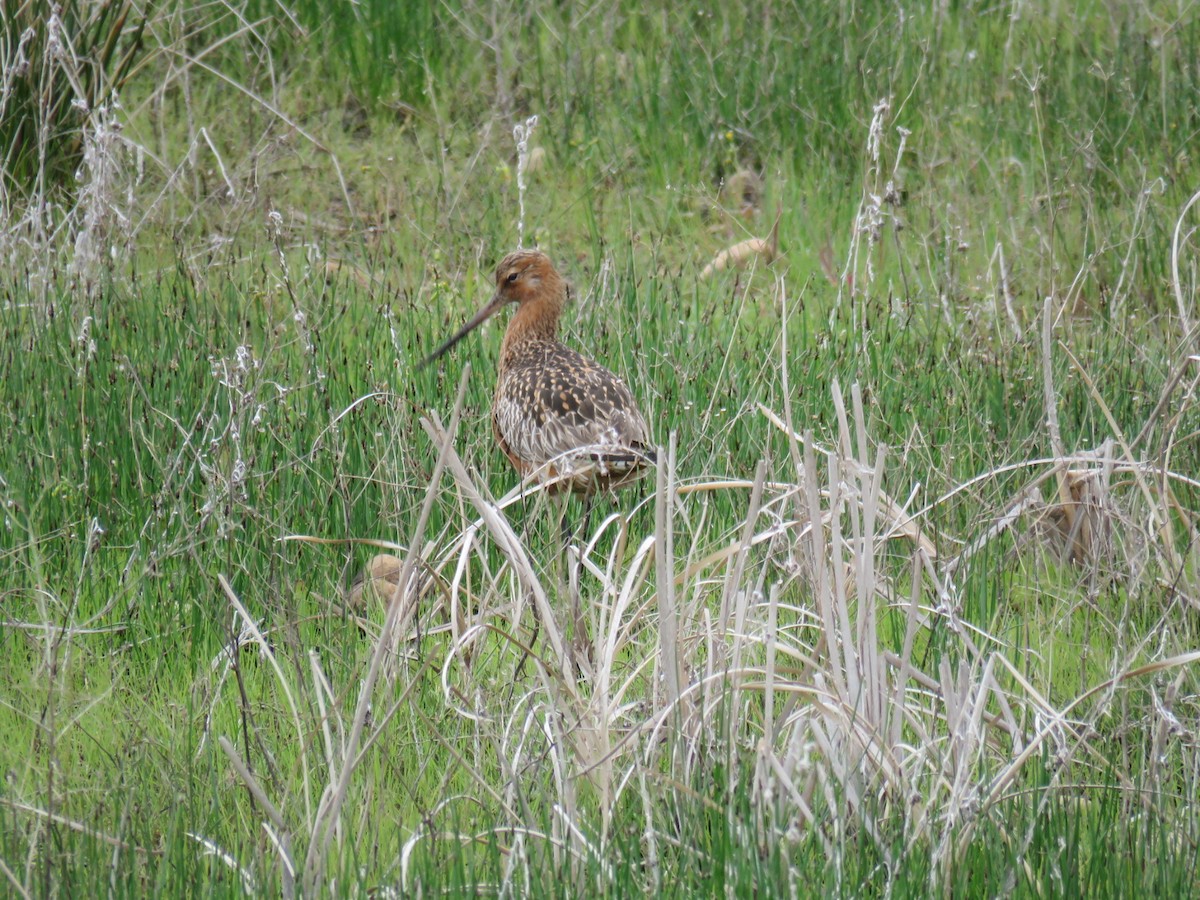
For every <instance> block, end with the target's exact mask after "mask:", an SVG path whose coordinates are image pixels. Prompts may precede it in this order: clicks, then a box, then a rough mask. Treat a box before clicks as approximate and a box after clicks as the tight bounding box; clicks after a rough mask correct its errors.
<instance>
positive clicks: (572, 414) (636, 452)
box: [495, 344, 650, 468]
mask: <svg viewBox="0 0 1200 900" xmlns="http://www.w3.org/2000/svg"><path fill="white" fill-rule="evenodd" d="M495 426H496V431H497V434H498V436H499V437H500V439H501V442H502V444H503V445H507V446H506V452H507V453H508V454H509V455H510V457H515V458H516V460H519V461H520V462H521V463H524V464H526V465H527V466H529V467H531V468H532V467H536V466H540V465H542V464H543V463H546V462H548V461H550V460H553V459H557V458H559V457H562V456H564V455H567V454H571V453H573V452H575V451H585V452H587V453H588V454H589V455H592V456H594V457H595V458H597V459H601V460H604V459H609V458H611V459H613V460H614V461H618V462H619V461H620V460H619V457H622V456H636V457H638V458H640V457H641V456H643V455H645V451H646V450H648V449H649V448H648V444H649V440H650V437H649V434H650V430H649V428H648V427H647V425H646V420H645V419H644V418H643V417H642V414H641V412H640V411H639V410H638V408H637V404H636V403H635V402H634V399H633V394H631V393H630V391H629V388H628V387H626V385H625V383H624V382H623V381H621V379H620V378H618V377H617V376H616V375H614V374H613V373H612V372H610V371H609V370H608V369H606V368H605V367H604V366H602V365H600V364H599V363H596V362H593V361H592V360H590V359H588V358H587V357H585V356H583V355H582V354H580V353H577V352H575V351H574V350H571V349H570V348H569V347H565V346H563V345H561V344H554V345H552V346H551V347H550V348H548V349H547V348H542V352H540V353H537V354H530V355H529V357H528V358H526V359H524V360H516V361H514V363H513V364H512V365H511V366H510V367H509V368H508V370H507V371H506V372H505V377H504V378H503V380H502V381H501V382H500V384H499V385H498V386H497V392H496V400H495ZM631 451H632V453H631ZM516 460H514V461H516ZM631 461H632V460H631Z"/></svg>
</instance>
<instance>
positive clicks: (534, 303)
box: [500, 296, 564, 366]
mask: <svg viewBox="0 0 1200 900" xmlns="http://www.w3.org/2000/svg"><path fill="white" fill-rule="evenodd" d="M563 299H564V298H563V297H561V296H557V297H556V296H549V297H539V298H537V299H535V300H526V301H525V302H524V303H522V304H521V305H520V306H518V307H517V311H516V312H515V313H514V314H513V317H512V321H510V322H509V323H508V329H507V330H506V331H505V332H504V343H503V344H501V345H500V364H501V366H503V365H505V364H506V363H507V362H508V360H509V359H511V358H512V356H513V355H514V354H515V353H516V352H517V351H518V350H519V349H520V347H521V345H523V344H526V343H528V342H530V341H555V340H558V319H559V316H561V315H562V308H563Z"/></svg>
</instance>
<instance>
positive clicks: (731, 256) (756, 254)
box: [700, 209, 783, 279]
mask: <svg viewBox="0 0 1200 900" xmlns="http://www.w3.org/2000/svg"><path fill="white" fill-rule="evenodd" d="M782 213H783V210H782V209H780V210H779V212H777V213H776V214H775V224H774V225H772V226H771V234H770V235H769V236H768V238H767V239H766V240H764V239H763V238H747V239H746V240H744V241H741V242H739V243H737V244H734V245H733V246H732V247H726V248H725V249H724V250H722V251H721V252H720V253H718V254H717V255H716V256H714V257H713V260H712V262H710V263H709V264H708V265H707V266H705V267H704V269H703V270H702V271H701V272H700V278H701V279H708V278H711V277H712V276H713V275H714V274H716V273H717V272H723V271H725V270H726V269H728V268H734V269H742V268H745V267H746V266H748V265H750V263H751V262H753V261H755V260H759V259H761V260H762V261H763V262H765V263H770V262H772V261H773V260H774V259H775V257H776V256H778V255H779V218H780V216H781V215H782Z"/></svg>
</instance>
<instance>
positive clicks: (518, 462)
mask: <svg viewBox="0 0 1200 900" xmlns="http://www.w3.org/2000/svg"><path fill="white" fill-rule="evenodd" d="M567 296H568V287H567V282H566V281H565V280H563V278H562V276H561V275H559V274H558V272H557V271H556V270H555V268H554V265H553V264H552V263H551V262H550V258H549V257H548V256H546V254H544V253H542V252H541V251H539V250H517V251H516V252H514V253H510V254H508V256H506V257H504V259H503V260H502V261H501V262H500V265H499V266H497V267H496V293H495V294H494V295H493V296H492V299H491V300H490V301H488V303H487V304H486V305H485V306H484V307H483V308H482V309H481V310H479V312H477V313H476V314H475V316H474V317H473V318H472V319H471V320H470V321H469V322H467V324H466V325H464V326H463V327H462V329H461V330H460V331H459V332H458V333H457V334H456V335H454V337H452V338H450V340H448V341H446V343H444V344H442V346H441V347H439V348H438V349H437V350H435V351H434V352H433V353H431V354H430V355H429V356H428V357H427V358H426V359H425V362H424V363H422V365H428V364H429V363H431V362H433V361H434V360H435V359H437V358H438V357H440V356H441V355H442V354H443V353H445V352H446V351H447V350H449V349H450V348H451V347H453V346H454V345H455V344H457V343H458V342H459V341H460V340H462V339H463V338H464V337H465V336H466V335H467V334H469V333H470V332H471V331H472V330H473V329H475V328H476V327H478V326H479V325H480V324H482V323H483V322H484V321H485V320H487V319H488V318H490V317H491V316H492V315H493V314H495V313H496V312H498V311H499V310H500V308H501V307H504V306H507V305H508V304H509V303H515V304H517V311H516V312H515V313H514V314H513V317H512V321H510V322H509V323H508V330H507V331H506V332H505V333H504V342H503V343H502V344H501V346H500V370H499V376H498V378H497V380H496V395H495V398H494V399H493V401H492V430H493V432H494V433H495V436H496V443H497V444H499V445H500V449H501V450H502V451H504V455H505V456H507V457H508V459H509V461H510V462H512V464H513V466H514V467H515V468H516V470H517V471H518V472H519V473H520V474H521V475H522V476H527V475H535V476H536V477H537V478H539V479H540V480H543V481H552V482H553V483H552V485H551V489H558V488H561V487H563V486H564V485H565V486H567V487H568V488H569V489H570V490H573V491H576V492H579V493H583V494H584V495H585V496H586V498H587V499H586V501H585V506H586V507H587V508H590V505H591V504H590V501H591V497H592V495H593V494H595V493H596V492H597V491H600V490H615V489H617V488H619V487H622V486H624V485H626V484H628V483H630V482H631V481H634V480H636V479H637V478H638V477H640V476H641V475H642V474H644V472H645V469H646V467H647V465H649V464H653V463H654V462H655V454H654V449H653V448H652V447H651V445H650V429H649V428H648V427H647V425H646V420H645V419H644V418H643V417H642V414H641V412H639V411H638V408H637V404H636V403H635V402H634V399H633V394H631V393H630V391H629V388H628V387H626V386H625V382H623V381H622V380H621V379H620V378H618V377H617V376H616V375H614V374H613V373H612V372H610V371H609V370H608V369H606V368H604V366H602V365H600V364H599V363H597V362H594V361H592V360H590V359H588V358H587V357H586V356H584V355H583V354H581V353H578V352H576V351H575V350H572V349H571V348H570V347H567V346H565V345H564V344H562V343H560V342H559V340H558V322H559V319H560V318H561V316H562V313H563V308H564V307H565V306H566V303H567ZM585 521H586V513H585Z"/></svg>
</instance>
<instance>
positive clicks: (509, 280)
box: [505, 272, 518, 284]
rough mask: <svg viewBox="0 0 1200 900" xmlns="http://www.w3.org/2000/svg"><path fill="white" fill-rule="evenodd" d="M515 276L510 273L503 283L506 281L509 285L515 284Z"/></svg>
mask: <svg viewBox="0 0 1200 900" xmlns="http://www.w3.org/2000/svg"><path fill="white" fill-rule="evenodd" d="M517 274H518V273H517V272H513V273H511V274H510V275H509V276H508V278H506V279H505V281H507V282H508V283H509V284H516V281H517Z"/></svg>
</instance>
